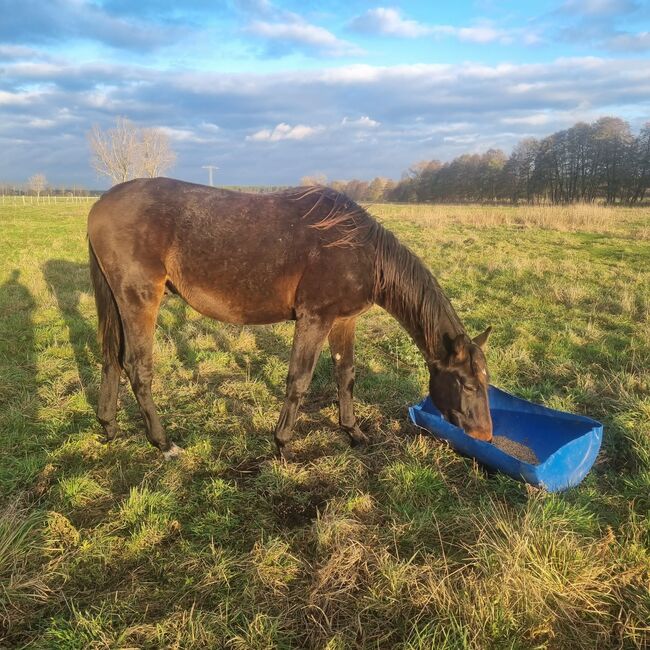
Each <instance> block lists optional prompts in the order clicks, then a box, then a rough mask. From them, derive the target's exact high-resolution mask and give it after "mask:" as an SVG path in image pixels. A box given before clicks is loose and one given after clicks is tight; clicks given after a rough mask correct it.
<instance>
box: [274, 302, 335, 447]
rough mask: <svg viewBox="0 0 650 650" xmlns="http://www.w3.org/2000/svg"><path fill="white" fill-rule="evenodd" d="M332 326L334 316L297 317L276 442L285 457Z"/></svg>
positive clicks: (276, 431)
mask: <svg viewBox="0 0 650 650" xmlns="http://www.w3.org/2000/svg"><path fill="white" fill-rule="evenodd" d="M331 326H332V320H331V319H325V318H322V317H320V316H315V315H304V316H300V317H298V319H297V320H296V329H295V332H294V335H293V347H292V349H291V359H290V361H289V374H288V375H287V392H286V397H285V400H284V404H283V406H282V411H281V412H280V419H279V420H278V424H277V426H276V428H275V444H276V445H277V447H278V452H279V453H280V455H281V456H283V457H286V453H285V449H284V448H285V445H286V444H287V442H289V440H291V437H292V435H293V425H294V423H295V421H296V415H297V413H298V409H299V408H300V403H301V402H302V398H303V397H304V396H305V393H306V392H307V389H308V388H309V384H310V383H311V378H312V375H313V374H314V368H315V366H316V360H317V359H318V355H319V354H320V351H321V349H322V347H323V343H324V342H325V338H326V337H327V333H328V332H329V330H330V327H331Z"/></svg>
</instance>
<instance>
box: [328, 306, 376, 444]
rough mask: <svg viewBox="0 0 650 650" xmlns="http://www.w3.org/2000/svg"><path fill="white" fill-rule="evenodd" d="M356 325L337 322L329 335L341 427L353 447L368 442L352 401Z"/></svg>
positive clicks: (348, 320) (347, 319)
mask: <svg viewBox="0 0 650 650" xmlns="http://www.w3.org/2000/svg"><path fill="white" fill-rule="evenodd" d="M355 325H356V319H355V318H345V319H339V320H336V321H335V322H334V326H333V327H332V330H331V331H330V334H329V344H330V352H331V354H332V361H333V362H334V372H335V374H336V384H337V386H338V393H339V425H340V426H341V428H342V429H343V430H344V431H345V432H346V433H347V434H348V435H349V436H350V442H351V443H352V446H353V447H356V446H357V445H363V444H366V443H367V442H368V438H367V437H366V435H365V434H364V433H363V432H362V431H361V429H359V425H358V424H357V418H356V416H355V415H354V403H353V400H352V391H353V389H354V328H355Z"/></svg>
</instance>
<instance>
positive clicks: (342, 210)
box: [283, 186, 464, 351]
mask: <svg viewBox="0 0 650 650" xmlns="http://www.w3.org/2000/svg"><path fill="white" fill-rule="evenodd" d="M283 193H284V194H285V195H286V196H288V197H289V198H292V199H293V200H302V199H306V198H307V197H314V198H315V201H314V202H313V204H312V206H311V207H310V208H309V210H308V211H307V212H306V213H305V214H304V215H303V218H305V219H310V220H313V223H311V224H310V227H312V228H316V229H318V230H321V231H334V232H335V236H333V237H332V238H331V239H330V240H329V241H327V242H326V243H324V244H323V245H324V246H326V247H331V246H350V247H357V246H373V247H374V249H375V266H374V282H373V296H372V298H373V301H374V302H376V303H378V304H380V305H381V306H382V307H384V308H385V309H386V310H387V311H388V312H390V313H391V314H393V316H395V317H396V318H397V319H398V320H399V321H400V322H401V323H402V324H404V325H405V326H406V328H407V329H408V330H409V331H411V332H413V331H421V332H422V334H423V337H424V340H423V343H424V344H425V346H426V349H427V350H430V351H433V350H435V349H436V348H438V347H439V344H440V340H439V337H440V331H441V327H440V326H441V321H443V319H444V320H446V321H447V322H448V325H449V326H450V328H451V330H452V331H455V332H456V333H462V332H464V328H463V326H462V323H461V322H460V319H459V318H458V315H457V314H456V312H455V311H454V308H453V307H452V305H451V303H450V302H449V299H448V298H447V296H446V295H445V293H444V292H443V290H442V287H441V286H440V285H439V284H438V282H437V280H436V279H435V278H434V277H433V275H432V274H431V272H430V271H429V269H427V267H426V266H424V264H423V263H422V261H421V260H420V258H419V257H418V256H417V255H416V254H415V253H413V252H412V251H411V250H410V249H409V248H408V247H407V246H405V245H404V244H402V243H400V241H399V240H398V239H397V237H395V235H394V234H393V233H392V232H390V231H389V230H387V229H386V228H384V227H383V226H382V225H381V224H380V223H378V222H377V221H376V220H375V219H374V218H373V217H372V216H371V215H370V214H369V213H368V212H367V211H366V210H365V209H364V208H362V207H361V206H359V205H357V204H356V203H355V202H354V201H352V200H351V199H349V198H348V197H347V196H345V195H344V194H342V193H340V192H337V191H335V190H333V189H331V188H326V187H321V186H315V187H302V188H295V189H291V190H285V192H283ZM446 329H449V328H446Z"/></svg>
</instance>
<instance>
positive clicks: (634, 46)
mask: <svg viewBox="0 0 650 650" xmlns="http://www.w3.org/2000/svg"><path fill="white" fill-rule="evenodd" d="M606 45H607V46H608V47H609V49H611V50H618V51H621V52H642V51H645V50H650V32H639V33H637V34H630V33H620V34H617V35H616V36H613V37H612V38H610V39H608V40H607V42H606Z"/></svg>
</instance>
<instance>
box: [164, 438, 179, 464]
mask: <svg viewBox="0 0 650 650" xmlns="http://www.w3.org/2000/svg"><path fill="white" fill-rule="evenodd" d="M182 453H183V449H182V447H179V446H178V445H175V444H174V443H173V442H172V444H171V447H170V448H169V449H168V450H167V451H163V453H162V455H163V457H164V458H165V460H173V459H174V458H178V457H179V456H180V455H181V454H182Z"/></svg>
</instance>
